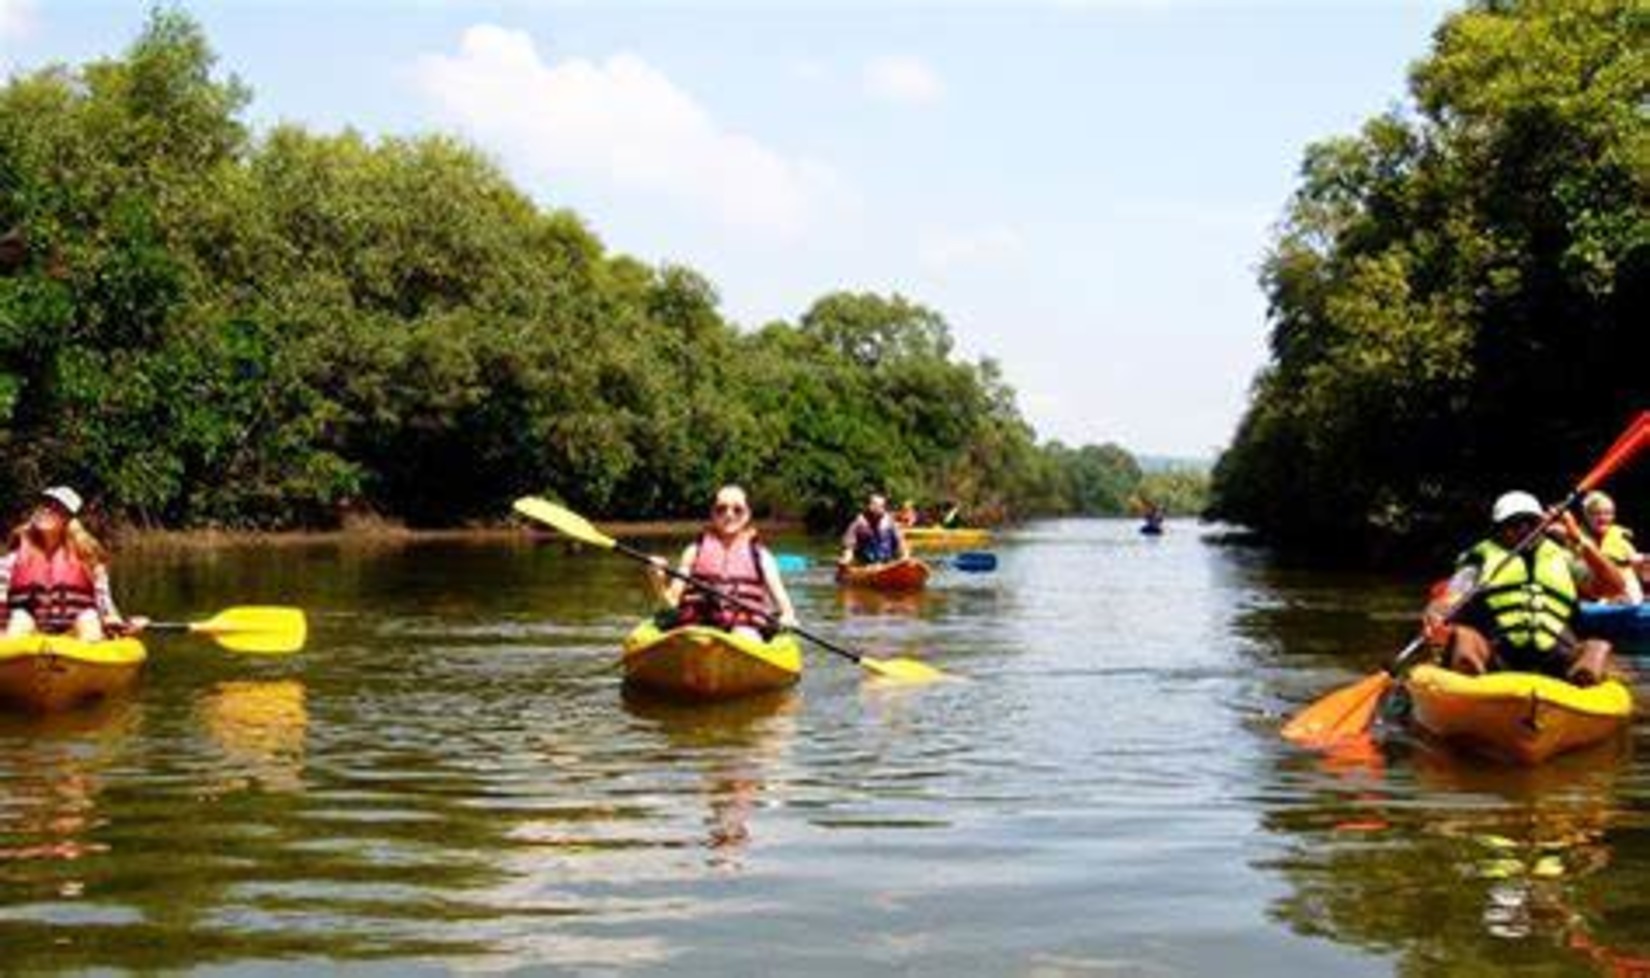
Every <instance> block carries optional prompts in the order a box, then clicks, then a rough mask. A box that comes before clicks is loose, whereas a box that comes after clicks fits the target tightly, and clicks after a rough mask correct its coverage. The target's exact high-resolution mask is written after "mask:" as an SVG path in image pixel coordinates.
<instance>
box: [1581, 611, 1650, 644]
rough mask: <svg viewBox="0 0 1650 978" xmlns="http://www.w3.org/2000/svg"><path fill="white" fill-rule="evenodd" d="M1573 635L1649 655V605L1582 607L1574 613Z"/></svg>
mask: <svg viewBox="0 0 1650 978" xmlns="http://www.w3.org/2000/svg"><path fill="white" fill-rule="evenodd" d="M1576 634H1578V635H1582V636H1584V637H1587V638H1607V639H1609V640H1610V641H1612V642H1614V643H1616V644H1617V645H1619V646H1622V647H1624V648H1625V649H1629V650H1633V649H1642V650H1646V651H1650V604H1599V603H1595V602H1586V603H1583V604H1582V606H1581V610H1580V611H1579V612H1577V613H1576Z"/></svg>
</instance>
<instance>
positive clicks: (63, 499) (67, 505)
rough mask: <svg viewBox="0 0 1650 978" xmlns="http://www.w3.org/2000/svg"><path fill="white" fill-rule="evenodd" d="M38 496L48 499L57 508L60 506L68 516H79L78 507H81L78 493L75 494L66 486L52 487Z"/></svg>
mask: <svg viewBox="0 0 1650 978" xmlns="http://www.w3.org/2000/svg"><path fill="white" fill-rule="evenodd" d="M40 495H42V496H44V497H46V498H47V499H50V500H51V501H52V502H54V503H56V504H58V505H59V506H62V507H63V509H64V510H65V511H67V512H68V514H69V515H70V516H79V515H80V507H81V505H82V502H81V499H80V493H78V492H75V491H74V490H73V489H70V488H69V487H68V486H52V487H51V488H50V489H47V490H45V491H44V492H42V493H41V494H40Z"/></svg>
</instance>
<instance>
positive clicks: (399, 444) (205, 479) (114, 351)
mask: <svg viewBox="0 0 1650 978" xmlns="http://www.w3.org/2000/svg"><path fill="white" fill-rule="evenodd" d="M213 69H214V57H213V54H212V52H211V50H210V48H209V46H208V44H207V42H206V39H205V38H204V36H203V35H202V33H201V31H200V29H199V28H198V26H197V25H195V24H194V23H193V22H192V21H191V20H190V19H189V18H187V17H186V16H184V15H182V14H179V13H176V12H173V11H161V12H158V13H156V14H153V15H152V16H151V18H150V21H149V24H148V26H147V28H146V29H145V31H144V32H143V34H142V35H141V36H140V37H139V39H138V40H137V41H136V42H135V43H134V45H133V46H132V48H131V49H130V50H129V51H128V52H127V53H126V54H125V55H124V56H123V57H121V58H118V59H111V60H105V61H99V62H96V63H92V64H89V65H86V66H84V67H83V68H80V69H78V70H70V69H66V68H60V69H53V70H47V71H43V72H37V73H34V74H30V75H23V76H18V77H16V78H14V79H13V80H12V81H10V83H8V84H7V85H6V86H5V87H4V88H0V451H3V452H4V453H5V457H6V462H7V464H6V465H5V466H4V467H3V469H0V502H5V503H9V504H17V503H18V502H20V500H21V499H23V498H24V497H25V496H27V494H29V493H31V492H33V491H35V490H36V489H37V488H38V487H39V486H41V485H43V484H45V483H48V482H52V481H58V480H66V481H70V482H73V483H74V484H76V485H78V486H80V487H81V488H82V489H83V490H85V491H86V492H88V493H89V494H90V495H91V496H93V497H94V498H96V499H98V500H99V501H100V503H101V505H102V507H103V508H104V510H105V511H106V512H108V513H109V514H112V515H114V516H116V517H118V518H123V519H127V520H131V521H134V522H137V523H140V524H144V525H163V526H198V525H219V526H242V527H271V526H291V525H298V526H321V525H329V524H332V523H334V522H336V521H337V520H338V519H339V518H340V517H341V516H342V515H345V514H347V513H349V512H351V511H361V512H370V513H377V514H383V515H386V516H390V517H394V518H399V519H405V520H408V521H411V522H414V523H419V524H438V523H453V522H458V521H462V520H465V519H469V518H473V517H490V516H496V515H497V514H500V513H502V512H504V511H505V510H506V508H507V504H508V501H509V500H510V499H511V498H512V497H513V496H515V495H518V494H521V493H524V492H550V493H553V494H556V495H559V496H561V497H562V498H564V499H565V500H566V501H567V502H569V503H570V504H573V505H575V506H577V507H579V508H581V509H584V510H587V511H589V512H591V513H594V514H598V515H602V516H607V517H624V516H663V515H673V514H685V513H695V512H698V511H699V510H700V509H701V507H702V506H703V504H704V501H705V500H706V499H708V498H709V494H710V491H711V490H712V489H713V488H714V487H715V486H716V485H717V484H719V483H720V482H722V481H724V480H738V481H743V482H747V483H749V484H750V485H751V488H752V490H753V492H754V494H755V497H756V499H757V500H758V502H759V504H760V505H762V506H764V507H765V508H769V509H774V510H780V511H784V512H788V513H793V514H805V515H810V516H813V517H816V518H819V519H826V518H835V517H836V516H838V515H839V514H840V513H841V512H842V511H844V510H845V509H847V508H850V507H852V506H853V505H854V504H855V502H856V501H857V499H858V498H859V497H860V496H861V495H862V494H863V492H864V491H865V490H867V489H868V488H871V487H884V488H887V489H888V490H889V491H891V492H892V493H893V494H895V495H896V496H899V497H905V496H912V497H916V498H922V499H942V498H943V499H955V500H959V501H961V502H962V503H963V504H964V506H965V508H966V509H967V510H968V511H969V512H970V513H971V514H973V515H975V516H983V517H990V516H993V515H995V516H1002V515H1024V514H1026V513H1030V512H1038V511H1040V512H1093V511H1113V512H1115V511H1119V510H1121V508H1122V507H1123V505H1124V504H1125V501H1126V499H1127V497H1128V496H1129V493H1130V491H1131V489H1132V487H1133V483H1134V482H1137V481H1138V479H1139V473H1138V470H1137V469H1136V468H1135V467H1134V463H1133V460H1132V459H1131V458H1129V456H1128V455H1127V453H1126V452H1123V451H1122V450H1120V449H1116V448H1111V447H1108V448H1104V449H1093V448H1085V449H1079V450H1076V451H1075V452H1070V451H1068V450H1066V449H1065V448H1063V447H1061V446H1057V445H1056V446H1051V447H1049V448H1046V449H1045V448H1040V447H1039V446H1037V445H1036V443H1035V440H1034V436H1033V433H1032V431H1031V429H1030V428H1029V427H1028V426H1027V425H1026V424H1025V423H1024V422H1023V421H1022V420H1021V417H1020V414H1019V411H1018V409H1017V407H1016V405H1015V400H1014V396H1013V393H1012V391H1010V390H1009V389H1008V388H1007V386H1006V385H1005V384H1004V383H1003V381H1002V378H1001V376H1000V374H999V371H998V369H997V367H996V366H995V364H993V363H992V362H990V361H984V362H979V363H970V362H964V361H961V360H959V359H958V358H956V357H955V356H954V355H953V351H952V345H951V338H950V334H949V331H948V329H947V326H946V324H945V322H944V320H943V319H942V318H941V317H940V316H939V315H938V314H937V313H935V312H934V311H932V310H930V309H926V308H924V307H922V306H920V305H917V304H915V303H912V302H909V301H907V300H905V299H903V298H900V297H897V296H894V297H885V296H877V295H864V294H852V293H846V292H844V293H837V294H832V295H828V296H825V297H823V298H821V299H819V300H818V301H817V302H815V303H814V304H813V306H812V307H811V308H810V309H808V310H807V311H806V312H805V313H804V314H803V315H802V316H801V318H800V319H799V320H798V321H797V322H796V323H794V324H793V323H784V322H777V323H772V324H769V325H767V326H766V327H764V328H763V329H761V330H759V331H756V332H742V331H740V330H738V329H735V328H734V327H733V326H732V325H731V324H730V323H729V322H727V321H726V320H725V319H724V318H723V317H722V315H721V314H720V313H719V311H718V300H717V296H716V293H715V290H714V288H713V287H712V286H711V284H710V283H708V282H707V281H705V280H704V279H703V278H702V277H701V276H699V275H697V274H696V273H694V272H693V271H691V270H689V269H685V268H680V267H663V268H650V267H647V266H644V265H642V264H640V263H638V262H636V261H634V260H632V259H629V258H627V257H624V256H622V255H613V254H609V253H607V252H606V251H605V250H604V248H603V247H602V245H601V243H600V242H599V241H598V240H597V238H596V237H595V236H594V235H593V234H592V233H591V232H590V231H589V230H588V229H587V228H586V227H585V226H584V225H583V224H582V223H581V222H580V220H579V219H578V218H577V217H575V216H573V215H571V214H569V213H566V212H555V211H552V212H546V211H544V210H542V209H541V208H539V207H538V206H536V205H535V204H534V203H533V202H532V201H531V200H529V199H528V198H527V197H526V196H525V195H523V194H522V193H521V192H520V191H518V190H517V189H516V188H514V187H513V186H512V185H511V184H510V183H509V182H508V181H507V180H506V179H505V178H504V176H503V175H502V174H501V173H500V172H499V171H498V170H497V168H496V167H494V166H493V165H492V164H491V163H490V162H488V161H487V160H486V159H485V158H484V157H483V156H482V155H481V154H479V153H478V152H476V151H475V150H473V149H472V148H470V147H468V146H465V145H463V144H461V143H458V142H455V141H453V140H451V139H447V138H442V137H424V138H414V139H384V140H380V141H370V140H367V139H364V138H362V137H361V136H360V135H357V134H355V133H351V132H346V133H343V134H341V135H316V134H312V133H309V132H306V131H304V130H303V129H300V128H297V127H292V126H283V127H280V128H277V129H275V130H273V131H271V132H268V133H265V134H262V135H259V136H254V134H252V133H251V132H249V130H248V128H247V126H246V125H245V124H244V123H243V122H242V121H241V112H242V111H243V110H244V108H245V106H246V104H247V102H248V100H249V97H250V96H249V93H248V92H246V91H245V90H244V89H243V88H242V87H241V86H240V85H239V84H238V83H237V82H235V81H234V80H227V81H226V80H222V79H221V78H219V77H217V76H215V74H214V70H213Z"/></svg>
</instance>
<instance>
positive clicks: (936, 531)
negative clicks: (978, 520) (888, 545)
mask: <svg viewBox="0 0 1650 978" xmlns="http://www.w3.org/2000/svg"><path fill="white" fill-rule="evenodd" d="M899 532H900V535H901V536H903V537H905V539H906V540H907V541H909V542H910V544H911V546H913V547H919V546H920V547H983V546H985V545H986V544H988V543H990V542H991V531H990V530H985V529H981V528H979V527H962V526H959V527H953V528H951V529H947V528H945V527H943V526H908V527H901V528H900V531H899Z"/></svg>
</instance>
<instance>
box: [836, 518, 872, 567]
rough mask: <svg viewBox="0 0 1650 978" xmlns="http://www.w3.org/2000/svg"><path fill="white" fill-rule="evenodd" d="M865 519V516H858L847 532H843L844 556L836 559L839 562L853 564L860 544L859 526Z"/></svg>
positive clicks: (849, 525)
mask: <svg viewBox="0 0 1650 978" xmlns="http://www.w3.org/2000/svg"><path fill="white" fill-rule="evenodd" d="M864 521H865V518H864V517H863V516H856V517H854V521H853V522H852V523H849V524H848V530H847V532H846V533H844V534H842V556H840V557H838V558H837V559H836V562H837V563H839V564H851V563H853V562H854V550H855V549H856V548H857V547H858V545H859V526H860V524H861V523H863V522H864Z"/></svg>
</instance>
